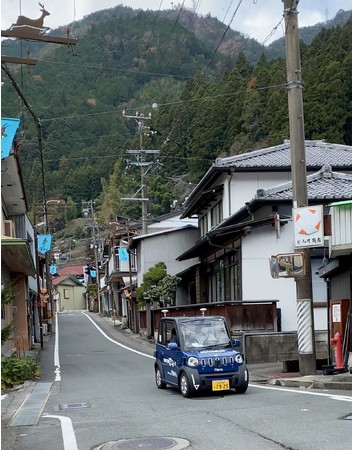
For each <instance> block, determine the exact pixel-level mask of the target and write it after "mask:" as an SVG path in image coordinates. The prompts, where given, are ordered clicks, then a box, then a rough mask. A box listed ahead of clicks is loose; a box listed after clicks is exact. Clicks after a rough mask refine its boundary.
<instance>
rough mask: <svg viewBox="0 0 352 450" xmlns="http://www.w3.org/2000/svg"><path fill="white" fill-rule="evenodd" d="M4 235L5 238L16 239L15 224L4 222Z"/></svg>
mask: <svg viewBox="0 0 352 450" xmlns="http://www.w3.org/2000/svg"><path fill="white" fill-rule="evenodd" d="M4 233H5V236H9V237H12V238H14V237H16V231H15V223H14V221H13V220H4Z"/></svg>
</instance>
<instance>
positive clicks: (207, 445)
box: [2, 311, 352, 450]
mask: <svg viewBox="0 0 352 450" xmlns="http://www.w3.org/2000/svg"><path fill="white" fill-rule="evenodd" d="M94 316H96V315H94V314H90V313H86V312H78V311H77V312H66V313H60V314H59V315H58V317H57V329H56V332H55V334H54V335H53V336H52V337H51V338H50V339H49V341H48V342H46V343H45V348H44V350H42V351H41V361H42V378H41V380H40V381H39V383H37V384H36V386H37V393H36V399H37V400H38V401H39V399H40V395H42V398H44V400H43V409H42V410H41V409H40V405H39V409H38V412H37V414H38V420H37V422H36V423H34V424H32V425H19V420H23V417H24V418H25V420H28V417H29V416H28V414H27V415H26V414H23V411H22V412H21V411H20V412H19V413H18V414H17V415H16V416H15V417H14V418H12V424H11V422H10V423H9V424H8V426H7V427H6V428H3V429H2V440H3V448H4V449H8V450H23V449H26V450H32V449H33V450H34V449H36V450H38V449H39V450H41V449H48V448H50V449H52V450H59V449H60V450H62V449H63V450H76V449H77V450H87V449H106V450H107V449H137V448H145V449H146V448H148V449H155V450H156V449H168V448H172V449H176V448H177V449H182V448H187V447H190V448H194V449H199V450H212V449H215V448H221V449H224V450H232V449H240V448H246V449H253V450H255V449H259V448H260V449H279V448H292V449H302V450H303V449H312V448H319V449H328V448H329V449H331V448H334V449H337V450H338V449H340V448H341V449H345V448H346V445H347V443H348V440H349V436H350V424H351V422H350V418H351V412H352V395H351V391H345V392H343V391H326V390H324V391H321V390H307V389H302V390H300V389H292V388H287V389H285V388H282V387H276V386H271V385H263V384H260V383H255V382H253V383H250V386H249V388H248V391H247V393H246V394H243V395H239V394H235V393H232V392H226V393H224V394H221V395H219V394H217V395H214V394H209V395H201V396H198V397H194V398H191V399H184V398H183V397H182V396H181V394H180V393H179V392H178V391H177V390H176V389H172V388H167V389H166V390H162V391H160V390H158V389H157V388H156V385H155V381H154V370H153V356H152V353H153V346H152V345H151V344H150V343H148V342H146V341H143V340H142V339H140V338H138V337H134V338H132V337H128V336H126V334H123V333H121V332H120V331H119V330H117V329H116V330H114V328H113V327H110V329H105V330H104V329H102V327H101V324H99V323H95V322H94V320H93V319H94ZM56 338H58V339H56ZM55 380H60V381H55ZM48 385H50V393H49V396H48V398H47V399H46V396H45V392H44V394H43V392H42V393H41V394H38V392H39V393H40V391H43V389H44V391H45V388H47V387H48ZM38 386H41V390H40V389H39V391H38ZM38 395H39V396H38ZM35 403H36V402H33V403H32V405H31V409H30V411H31V414H33V413H34V409H35V407H36V405H35ZM21 416H22V419H21ZM16 420H17V425H16ZM3 421H4V417H3Z"/></svg>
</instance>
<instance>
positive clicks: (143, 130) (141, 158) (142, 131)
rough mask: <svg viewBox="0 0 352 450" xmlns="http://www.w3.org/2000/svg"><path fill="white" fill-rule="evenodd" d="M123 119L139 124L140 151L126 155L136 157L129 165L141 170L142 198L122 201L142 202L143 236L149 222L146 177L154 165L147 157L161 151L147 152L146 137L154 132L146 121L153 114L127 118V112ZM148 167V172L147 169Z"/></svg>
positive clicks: (128, 151) (129, 152) (137, 114)
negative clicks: (145, 124) (146, 124)
mask: <svg viewBox="0 0 352 450" xmlns="http://www.w3.org/2000/svg"><path fill="white" fill-rule="evenodd" d="M123 117H126V118H128V119H134V120H136V121H137V123H138V132H139V145H140V149H139V150H127V152H126V153H128V154H130V155H136V157H137V162H136V163H135V162H132V161H129V164H131V165H137V166H139V167H140V169H141V187H140V189H139V190H138V191H137V192H136V194H137V193H138V192H139V191H141V197H128V198H126V197H125V198H121V200H139V201H141V202H142V234H147V233H148V227H147V220H148V201H149V199H148V197H147V182H146V175H147V173H148V170H149V168H150V166H151V165H152V164H153V163H152V162H147V161H146V160H145V156H146V155H147V154H157V153H159V150H145V144H144V136H145V135H149V134H153V133H154V132H153V131H150V128H149V127H145V126H144V120H150V119H151V118H152V117H151V114H149V116H147V117H146V116H144V114H142V113H138V112H137V113H136V114H135V115H134V116H126V114H125V111H124V112H123ZM146 167H147V170H145V168H146ZM136 194H135V195H136Z"/></svg>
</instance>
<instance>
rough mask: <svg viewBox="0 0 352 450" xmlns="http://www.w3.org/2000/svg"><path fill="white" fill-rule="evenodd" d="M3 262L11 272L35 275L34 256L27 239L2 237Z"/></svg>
mask: <svg viewBox="0 0 352 450" xmlns="http://www.w3.org/2000/svg"><path fill="white" fill-rule="evenodd" d="M1 262H2V264H4V266H5V267H7V268H8V270H9V271H10V272H14V273H23V274H24V275H29V276H34V275H35V274H36V270H35V264H34V261H33V257H32V254H31V251H30V248H29V245H28V242H27V240H26V239H17V238H8V237H2V238H1Z"/></svg>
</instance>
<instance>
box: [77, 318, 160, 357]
mask: <svg viewBox="0 0 352 450" xmlns="http://www.w3.org/2000/svg"><path fill="white" fill-rule="evenodd" d="M82 314H83V315H84V316H86V317H87V318H88V319H89V320H90V321H91V322H92V324H93V325H94V326H95V327H96V328H97V329H98V330H99V331H100V333H101V334H102V335H103V336H104V337H105V338H106V339H108V340H109V341H110V342H112V343H113V344H116V345H118V346H119V347H122V348H124V349H126V350H129V351H130V352H133V353H137V354H138V355H141V356H145V357H146V358H150V359H155V358H154V356H150V355H147V354H146V353H143V352H139V351H138V350H134V349H133V348H131V347H128V346H127V345H124V344H121V343H120V342H117V341H114V339H111V337H109V336H108V335H107V334H106V333H104V331H103V330H102V329H101V328H100V327H99V326H98V325H97V324H96V323H95V322H94V320H93V319H91V318H90V317H89V316H88V314H86V313H84V312H82Z"/></svg>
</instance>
